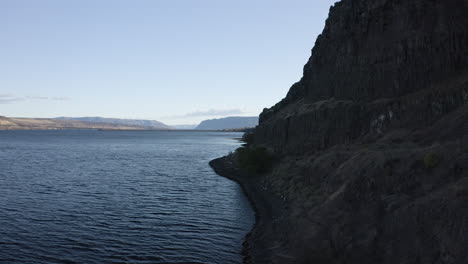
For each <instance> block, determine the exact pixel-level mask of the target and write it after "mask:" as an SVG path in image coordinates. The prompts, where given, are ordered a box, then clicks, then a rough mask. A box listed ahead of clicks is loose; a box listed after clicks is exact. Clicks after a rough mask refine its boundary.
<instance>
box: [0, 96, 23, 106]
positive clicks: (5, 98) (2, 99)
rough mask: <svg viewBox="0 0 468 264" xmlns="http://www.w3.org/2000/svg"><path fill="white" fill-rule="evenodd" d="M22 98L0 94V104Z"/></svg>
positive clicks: (17, 100) (21, 99)
mask: <svg viewBox="0 0 468 264" xmlns="http://www.w3.org/2000/svg"><path fill="white" fill-rule="evenodd" d="M23 100H24V98H22V97H16V96H12V95H9V94H0V104H10V103H14V102H19V101H23Z"/></svg>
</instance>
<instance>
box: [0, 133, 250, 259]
mask: <svg viewBox="0 0 468 264" xmlns="http://www.w3.org/2000/svg"><path fill="white" fill-rule="evenodd" d="M240 136H241V134H240V133H229V132H196V131H95V130H61V131H0V263H89V264H91V263H99V264H104V263H241V262H242V259H241V256H240V250H241V244H242V241H243V237H244V236H245V234H246V233H247V232H248V231H249V230H250V229H251V227H252V224H253V222H254V215H253V211H252V209H251V208H250V206H249V204H248V201H247V200H246V198H245V197H244V195H243V193H242V191H241V189H240V187H239V186H238V185H237V184H236V183H234V182H231V181H229V180H227V179H225V178H222V177H220V176H217V175H216V174H215V173H214V172H213V171H212V169H211V168H210V167H209V165H208V162H209V161H210V160H211V159H213V158H216V157H220V156H223V155H225V154H227V153H228V152H229V151H233V150H234V149H235V148H237V147H238V146H239V143H238V142H237V141H236V140H234V139H233V138H236V137H240Z"/></svg>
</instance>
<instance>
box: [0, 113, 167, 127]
mask: <svg viewBox="0 0 468 264" xmlns="http://www.w3.org/2000/svg"><path fill="white" fill-rule="evenodd" d="M83 120H86V119H83ZM95 120H96V122H93V121H81V120H78V119H66V118H17V117H4V116H0V130H32V129H37V130H48V129H104V130H150V129H170V127H169V126H166V125H164V124H162V123H160V122H158V123H155V124H153V125H152V126H149V125H148V124H147V123H144V122H142V123H138V122H135V123H131V122H129V123H125V122H114V123H104V122H103V120H102V119H101V120H100V121H101V122H97V121H98V120H99V119H95ZM109 121H110V120H109ZM160 124H162V125H160Z"/></svg>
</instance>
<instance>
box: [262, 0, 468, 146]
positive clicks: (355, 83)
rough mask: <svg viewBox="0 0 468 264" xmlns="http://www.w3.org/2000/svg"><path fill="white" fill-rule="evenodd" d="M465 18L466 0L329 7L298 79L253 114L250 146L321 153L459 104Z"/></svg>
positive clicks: (358, 1) (362, 0) (463, 90)
mask: <svg viewBox="0 0 468 264" xmlns="http://www.w3.org/2000/svg"><path fill="white" fill-rule="evenodd" d="M467 11H468V1H466V0H445V1H441V0H439V1H435V0H433V1H431V0H412V1H404V0H399V1H397V0H376V1H370V0H343V1H341V2H339V3H336V4H335V6H334V7H332V8H331V10H330V16H329V18H328V20H327V22H326V26H325V29H324V31H323V33H322V34H321V35H320V36H319V37H318V39H317V41H316V44H315V47H314V48H313V50H312V56H311V57H310V59H309V61H308V62H307V64H306V65H305V66H304V76H303V78H302V79H301V80H300V81H299V82H298V83H296V84H294V85H293V86H292V88H291V90H290V91H289V93H288V95H287V96H286V98H285V99H284V100H283V101H282V102H280V103H278V104H277V105H276V106H274V107H272V108H270V109H266V110H264V111H263V113H262V114H261V116H260V126H259V128H258V129H257V133H256V139H257V142H258V143H267V144H269V145H271V146H274V147H275V148H276V149H277V150H284V148H286V149H289V150H294V151H299V152H303V151H306V150H310V149H323V148H326V147H328V146H330V145H333V144H337V143H345V142H349V141H352V140H354V139H356V138H358V137H361V136H363V135H366V134H368V133H373V134H376V133H377V134H382V133H383V132H384V131H385V130H386V129H388V128H392V127H401V126H413V127H419V126H421V125H427V124H428V123H430V122H433V121H434V120H435V119H437V118H439V117H440V116H441V115H443V114H445V113H448V112H450V111H453V110H454V109H456V108H457V107H459V106H461V105H463V104H465V103H466V102H467V100H468V90H467V86H466V81H467V78H468V71H467V70H468V26H467V25H468V16H467V15H466V14H467ZM304 141H306V142H307V143H306V145H303V143H304ZM298 147H299V148H298Z"/></svg>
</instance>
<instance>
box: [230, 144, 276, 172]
mask: <svg viewBox="0 0 468 264" xmlns="http://www.w3.org/2000/svg"><path fill="white" fill-rule="evenodd" d="M236 157H237V162H238V163H239V166H240V167H241V168H243V169H245V170H247V171H248V172H251V173H259V174H260V173H265V172H268V170H270V168H271V166H272V164H273V156H272V155H271V154H270V153H268V150H267V149H266V148H262V147H256V148H246V147H243V148H239V149H237V151H236Z"/></svg>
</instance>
